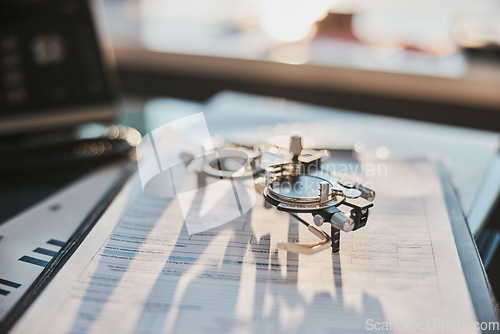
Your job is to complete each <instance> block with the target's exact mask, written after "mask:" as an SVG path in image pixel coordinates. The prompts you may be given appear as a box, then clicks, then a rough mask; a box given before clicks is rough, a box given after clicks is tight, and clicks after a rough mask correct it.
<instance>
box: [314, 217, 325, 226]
mask: <svg viewBox="0 0 500 334" xmlns="http://www.w3.org/2000/svg"><path fill="white" fill-rule="evenodd" d="M313 221H314V225H316V226H321V225H323V223H324V222H325V219H324V218H323V216H321V215H315V216H314V218H313Z"/></svg>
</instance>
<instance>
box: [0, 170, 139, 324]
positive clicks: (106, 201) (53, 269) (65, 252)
mask: <svg viewBox="0 0 500 334" xmlns="http://www.w3.org/2000/svg"><path fill="white" fill-rule="evenodd" d="M136 167H137V165H136V163H135V162H134V163H129V164H127V165H126V166H125V167H124V168H123V171H122V172H121V173H120V175H119V177H118V179H117V181H116V182H115V183H114V184H113V185H112V186H111V188H109V189H108V191H107V192H106V193H105V194H104V195H103V196H102V198H101V201H100V202H99V203H98V204H97V205H96V206H95V207H94V209H93V210H91V212H89V214H88V215H87V216H86V217H85V218H84V220H83V222H82V223H81V224H80V226H79V227H78V228H77V230H76V231H75V232H74V233H73V235H72V236H71V237H70V238H69V239H68V241H67V242H66V243H65V244H64V245H63V246H62V248H61V250H60V251H59V252H58V253H57V255H56V256H54V257H53V258H52V260H50V262H49V263H48V264H47V265H46V266H45V268H44V269H43V270H42V272H41V273H40V275H38V277H37V278H36V280H35V281H33V283H32V284H31V285H30V286H29V288H28V289H27V291H26V292H25V293H24V294H23V296H22V297H21V298H20V299H19V300H18V302H17V303H16V304H15V305H14V307H12V308H11V309H10V311H9V312H8V313H7V314H6V316H5V318H4V320H3V321H2V322H0V333H6V332H8V331H9V329H10V328H11V327H12V326H13V325H14V324H15V323H16V321H17V320H18V319H19V318H20V317H21V315H22V314H23V313H24V311H25V310H26V309H27V308H28V307H29V306H30V305H31V304H32V303H33V301H34V300H35V298H36V297H37V296H38V295H39V294H40V293H41V292H42V291H43V289H44V288H45V287H46V286H47V284H48V283H49V282H50V281H51V280H52V278H53V277H54V276H55V275H56V274H57V272H58V271H59V270H60V269H61V268H62V266H64V264H65V263H66V262H67V260H68V259H69V258H70V257H71V255H72V254H73V253H74V252H75V251H76V249H77V248H78V246H79V245H80V244H81V242H82V241H83V240H84V239H85V237H86V236H87V235H88V233H89V232H90V231H91V230H92V228H93V227H94V225H95V224H96V223H97V222H98V221H99V218H100V217H101V216H102V214H103V213H104V212H105V211H106V209H107V208H108V206H109V205H110V204H111V203H112V202H113V200H114V198H115V197H116V195H117V194H119V193H120V191H121V189H122V188H123V186H124V185H125V183H126V182H127V180H128V179H129V178H130V176H131V175H132V174H133V173H134V171H135V170H136Z"/></svg>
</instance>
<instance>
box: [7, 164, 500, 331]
mask: <svg viewBox="0 0 500 334" xmlns="http://www.w3.org/2000/svg"><path fill="white" fill-rule="evenodd" d="M436 167H437V171H438V174H439V178H440V181H441V186H442V189H443V194H444V198H445V203H446V206H447V210H448V214H449V217H450V222H451V226H452V231H453V236H454V239H455V245H456V247H457V252H458V255H459V258H460V262H461V265H462V270H463V272H464V276H465V279H466V283H467V287H468V290H469V294H470V297H471V300H472V303H473V306H474V310H475V313H476V317H477V319H478V321H479V322H495V321H499V318H498V314H497V312H498V304H497V302H496V300H495V298H494V296H493V294H492V292H491V288H490V286H489V282H488V278H487V276H486V273H485V270H484V267H483V265H482V262H481V258H480V256H479V253H478V251H477V248H476V246H475V243H474V239H473V237H472V235H471V233H470V231H469V229H468V226H467V222H466V220H465V218H464V215H463V212H462V210H461V207H460V204H459V202H458V197H457V195H456V193H455V190H454V188H453V186H452V183H451V182H450V180H449V177H448V174H447V172H446V169H445V167H444V166H443V165H442V164H441V163H436ZM133 171H134V169H133V168H129V169H127V170H126V171H124V172H123V177H122V178H121V179H120V181H119V182H117V184H116V185H115V186H113V187H112V189H110V190H109V192H108V194H107V195H106V196H104V199H103V201H102V202H101V203H100V204H99V205H98V206H97V207H96V208H95V210H94V211H93V212H91V213H90V214H89V215H88V216H87V218H86V219H85V221H84V223H82V225H81V226H80V228H79V229H78V230H77V231H76V232H75V233H74V235H73V236H72V237H71V238H70V240H69V241H68V242H67V243H66V244H65V245H64V247H63V248H62V250H61V252H60V253H59V254H58V256H56V257H55V258H54V259H53V260H52V261H51V262H50V263H49V265H48V266H47V267H46V268H45V269H44V270H43V272H42V273H41V274H40V276H39V277H38V279H37V280H36V281H35V282H34V283H33V284H32V285H31V286H30V287H29V289H28V291H27V292H26V293H25V295H24V296H23V297H22V298H21V300H20V301H19V302H18V303H17V304H16V305H15V307H14V308H13V309H12V310H11V311H10V312H9V313H8V314H7V316H6V318H5V320H4V322H3V323H1V325H0V332H2V333H3V332H7V331H8V330H9V329H10V328H11V327H12V326H13V325H14V324H15V322H16V321H17V320H18V319H19V318H20V317H21V315H22V314H23V312H24V311H25V310H26V309H27V308H28V307H29V306H30V305H31V304H32V302H33V301H34V300H35V298H36V297H37V296H38V295H39V294H40V293H41V292H42V291H43V290H44V288H45V287H46V286H47V284H48V283H49V282H50V281H51V279H52V278H53V277H54V276H55V275H56V274H57V272H58V271H59V270H60V269H61V268H62V266H63V265H64V264H65V263H66V261H67V260H68V259H69V258H70V257H71V256H72V254H73V253H74V252H75V251H76V249H77V248H78V246H79V245H80V244H81V242H82V241H83V240H84V239H85V237H86V236H87V235H88V233H89V232H90V231H91V230H92V228H93V227H94V226H95V225H96V223H97V222H98V220H99V218H100V217H101V216H102V215H103V213H104V212H105V211H106V209H107V208H108V206H109V205H110V204H111V203H112V202H113V200H114V198H115V197H116V195H117V194H119V193H120V191H121V189H122V187H123V186H124V184H125V183H126V181H127V180H128V179H129V177H130V176H131V175H132V173H133ZM483 333H493V331H483Z"/></svg>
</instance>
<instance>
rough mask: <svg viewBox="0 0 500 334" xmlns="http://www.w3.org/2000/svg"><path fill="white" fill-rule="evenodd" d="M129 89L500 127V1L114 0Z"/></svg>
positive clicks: (113, 23)
mask: <svg viewBox="0 0 500 334" xmlns="http://www.w3.org/2000/svg"><path fill="white" fill-rule="evenodd" d="M104 7H105V13H104V15H102V16H101V17H103V18H105V19H106V20H107V22H108V26H109V31H110V36H111V38H110V40H111V41H112V42H113V46H111V45H108V46H107V47H108V48H112V49H113V50H114V52H115V56H116V59H117V65H118V73H119V75H120V79H121V84H122V89H123V90H124V91H125V92H127V93H132V94H141V95H160V96H163V95H168V96H177V97H182V98H187V99H195V100H205V99H207V98H208V97H209V96H212V95H213V94H215V93H216V92H218V91H221V90H227V89H229V90H237V91H244V92H250V93H256V94H264V95H271V96H281V97H287V98H292V99H295V100H301V101H306V102H312V103H315V104H323V105H329V106H333V107H342V108H347V109H354V110H359V111H363V112H370V113H377V114H385V115H395V116H401V117H408V118H413V119H421V120H426V121H433V122H441V123H446V124H455V125H461V126H466V127H478V128H483V129H489V130H495V131H496V130H498V129H499V128H500V113H499V110H500V94H499V92H500V51H499V50H500V48H499V45H500V2H499V1H496V0H479V1H467V0H460V1H439V2H436V1H430V0H429V1H427V0H425V1H410V0H408V1H403V2H402V1H396V0H378V1H363V0H312V1H307V2H304V1H300V0H288V1H284V0H237V1H232V0H212V1H198V0H188V1H183V2H182V3H179V2H178V1H173V0H172V1H170V0H126V1H125V0H104Z"/></svg>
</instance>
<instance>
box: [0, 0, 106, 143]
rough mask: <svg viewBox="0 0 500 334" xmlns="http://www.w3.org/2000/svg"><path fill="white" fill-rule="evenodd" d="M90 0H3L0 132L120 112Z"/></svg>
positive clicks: (0, 4)
mask: <svg viewBox="0 0 500 334" xmlns="http://www.w3.org/2000/svg"><path fill="white" fill-rule="evenodd" d="M96 10H97V7H96V4H95V3H94V2H92V1H90V0H6V1H5V0H3V1H1V2H0V136H6V135H9V136H10V135H20V134H25V133H30V132H43V131H47V130H53V129H61V128H71V127H74V126H76V125H79V124H82V123H88V122H104V121H109V120H111V119H113V118H114V116H116V108H115V106H114V104H115V103H114V102H115V100H116V99H115V98H116V92H115V90H114V88H113V87H115V85H114V81H113V80H112V76H111V75H110V73H109V66H110V65H112V64H110V62H112V59H111V58H110V57H109V56H106V55H104V54H103V52H102V50H103V48H101V41H102V35H101V34H99V33H98V29H97V27H96V25H95V24H94V22H95V21H98V20H94V15H95V14H96Z"/></svg>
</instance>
